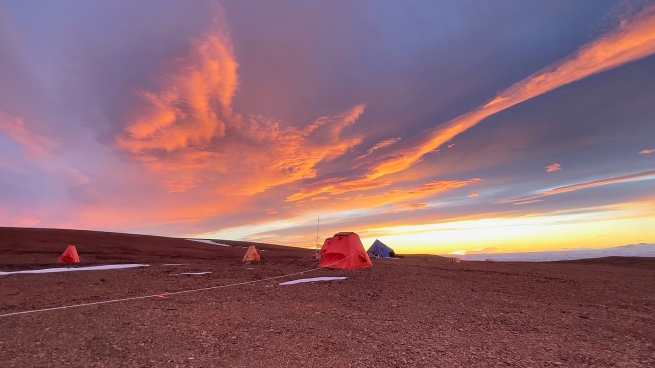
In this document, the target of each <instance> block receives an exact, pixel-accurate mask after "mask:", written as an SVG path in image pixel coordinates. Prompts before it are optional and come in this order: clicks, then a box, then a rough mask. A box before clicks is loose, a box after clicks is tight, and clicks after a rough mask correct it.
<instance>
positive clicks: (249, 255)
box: [243, 245, 260, 262]
mask: <svg viewBox="0 0 655 368" xmlns="http://www.w3.org/2000/svg"><path fill="white" fill-rule="evenodd" d="M259 259H260V257H259V253H257V249H256V248H255V246H254V245H251V246H249V247H248V250H247V251H246V255H245V256H243V261H244V262H250V261H259Z"/></svg>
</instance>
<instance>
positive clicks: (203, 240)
mask: <svg viewBox="0 0 655 368" xmlns="http://www.w3.org/2000/svg"><path fill="white" fill-rule="evenodd" d="M185 240H191V241H196V242H201V243H207V244H211V245H220V246H221V247H231V245H228V244H223V243H216V242H214V241H212V240H207V239H185Z"/></svg>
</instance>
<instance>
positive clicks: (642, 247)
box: [446, 244, 655, 262]
mask: <svg viewBox="0 0 655 368" xmlns="http://www.w3.org/2000/svg"><path fill="white" fill-rule="evenodd" d="M446 256H447V257H451V256H452V257H459V258H460V259H461V260H463V261H484V260H487V259H493V260H494V261H502V262H552V261H569V260H576V259H588V258H602V257H655V244H632V245H623V246H620V247H612V248H604V249H576V250H568V251H557V252H529V253H488V254H468V255H461V256H458V255H453V254H448V255H446Z"/></svg>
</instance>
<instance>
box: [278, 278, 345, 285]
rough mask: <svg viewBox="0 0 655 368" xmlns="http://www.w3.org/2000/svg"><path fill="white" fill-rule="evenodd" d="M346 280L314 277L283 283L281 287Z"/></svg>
mask: <svg viewBox="0 0 655 368" xmlns="http://www.w3.org/2000/svg"><path fill="white" fill-rule="evenodd" d="M345 279H347V277H312V278H308V279H298V280H291V281H287V282H281V283H280V285H294V284H301V283H303V282H317V281H340V280H345Z"/></svg>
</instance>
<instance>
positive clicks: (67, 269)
mask: <svg viewBox="0 0 655 368" xmlns="http://www.w3.org/2000/svg"><path fill="white" fill-rule="evenodd" d="M147 266H150V265H147V264H115V265H102V266H86V267H56V268H44V269H40V270H23V271H7V272H4V271H0V276H5V275H13V274H19V273H57V272H73V271H104V270H121V269H124V268H134V267H147Z"/></svg>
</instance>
